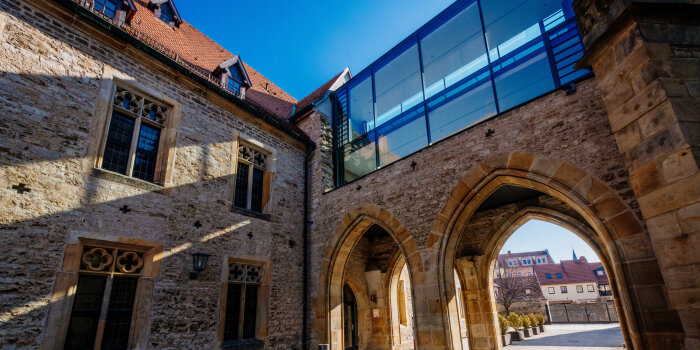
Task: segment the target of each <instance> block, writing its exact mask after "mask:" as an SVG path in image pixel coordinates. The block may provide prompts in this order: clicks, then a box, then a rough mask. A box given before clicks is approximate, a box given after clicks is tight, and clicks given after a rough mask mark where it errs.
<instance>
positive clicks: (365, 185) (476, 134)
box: [310, 80, 653, 345]
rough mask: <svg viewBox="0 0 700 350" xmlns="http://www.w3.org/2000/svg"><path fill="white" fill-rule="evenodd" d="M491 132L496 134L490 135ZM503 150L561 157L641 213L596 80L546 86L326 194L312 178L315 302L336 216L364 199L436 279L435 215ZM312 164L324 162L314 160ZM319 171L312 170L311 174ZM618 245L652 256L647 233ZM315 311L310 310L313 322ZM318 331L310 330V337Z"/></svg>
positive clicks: (632, 254)
mask: <svg viewBox="0 0 700 350" xmlns="http://www.w3.org/2000/svg"><path fill="white" fill-rule="evenodd" d="M317 129H318V128H317ZM488 130H493V133H487V131H488ZM317 152H318V151H317ZM502 152H521V153H526V154H531V155H534V156H544V157H548V158H553V159H559V160H564V161H566V162H568V163H570V164H572V165H573V166H575V167H577V168H579V169H584V171H585V172H586V173H587V174H589V175H591V176H593V177H595V178H597V179H599V180H600V181H601V182H604V183H605V184H606V185H607V186H609V187H610V188H611V189H612V190H613V191H614V192H615V193H616V194H617V196H619V197H620V198H621V199H622V200H623V202H624V203H625V204H626V205H627V206H628V207H629V208H630V209H632V210H633V212H634V213H636V215H637V217H641V215H640V213H639V210H638V205H637V202H636V200H635V198H634V194H633V191H632V188H631V187H630V184H629V174H628V172H627V170H626V168H625V166H624V164H625V163H624V159H623V158H622V156H621V155H620V153H619V151H618V149H617V144H616V142H615V138H614V137H613V136H612V135H611V131H610V125H609V123H608V120H607V115H606V113H605V108H604V106H603V103H602V100H601V97H600V92H599V90H598V88H597V86H596V84H595V81H593V80H586V81H582V82H580V83H578V84H576V92H575V93H573V94H571V95H566V94H565V93H564V92H562V91H554V92H551V93H549V94H547V95H545V96H542V97H540V98H538V99H536V100H534V101H531V102H530V103H528V104H525V105H523V106H520V107H518V108H515V109H513V110H510V111H508V112H506V113H504V114H502V115H500V116H498V117H495V118H492V119H490V120H487V121H485V122H482V123H480V124H478V125H475V126H473V127H471V128H469V129H467V130H464V131H462V132H460V133H458V134H456V135H453V136H452V137H450V138H447V139H445V140H442V141H440V142H437V143H435V144H433V145H431V146H429V147H427V148H425V149H422V150H420V151H418V152H416V153H414V154H412V155H410V156H408V157H406V158H404V159H401V160H399V161H397V162H395V163H393V164H391V165H388V166H386V167H384V168H382V169H380V170H377V171H375V172H373V173H371V174H368V175H367V176H365V177H363V178H361V179H359V180H357V181H355V182H353V183H350V184H347V185H345V186H343V187H341V188H337V189H335V190H332V191H330V192H328V193H325V194H323V191H322V189H320V188H319V187H318V182H317V180H314V186H315V187H314V188H313V191H312V193H313V198H312V203H313V205H312V208H313V210H312V212H313V216H314V217H313V225H312V235H311V239H310V241H311V244H312V247H311V249H310V251H311V257H310V262H311V273H310V276H311V282H310V285H311V290H310V293H311V298H312V300H313V299H314V298H317V297H318V288H319V282H320V281H319V279H318V278H319V276H322V275H323V272H322V271H320V267H321V266H322V259H323V256H324V253H325V252H326V250H327V249H328V248H329V245H330V244H331V243H330V240H331V239H332V237H333V236H334V232H335V230H336V229H337V228H338V227H341V226H342V225H347V223H342V222H341V220H342V219H343V218H344V217H345V215H346V214H348V213H350V211H352V210H353V209H355V208H358V207H360V206H361V205H366V204H374V205H377V206H379V207H380V208H382V209H385V210H387V211H388V212H389V213H390V214H391V215H393V216H394V217H395V218H396V219H397V220H398V221H399V222H400V224H401V225H403V226H404V227H405V228H406V229H407V230H408V231H409V233H410V234H411V235H412V237H413V239H415V242H416V244H417V245H418V250H419V251H420V252H421V256H422V260H423V262H422V263H423V266H424V268H425V275H426V278H429V279H430V280H431V281H435V280H436V278H437V277H436V276H437V273H438V272H437V271H436V268H437V257H436V251H435V250H434V249H436V248H435V247H432V248H429V247H428V236H429V233H430V228H431V225H432V223H433V221H434V219H435V217H436V215H437V214H438V212H439V211H440V210H441V209H442V208H443V206H444V205H445V202H446V200H447V198H448V196H449V194H450V192H451V191H452V190H453V189H454V188H455V187H456V186H457V183H458V182H459V180H460V179H461V178H462V176H464V175H466V174H467V173H468V172H469V171H470V170H471V169H472V168H473V167H474V166H475V165H476V164H478V162H480V161H482V160H483V159H485V158H486V157H487V156H488V155H491V154H496V153H502ZM412 163H415V169H414V168H413V167H412V166H411V164H412ZM313 166H314V167H317V168H321V164H320V163H319V162H315V163H314V165H313ZM319 173H320V171H315V172H313V175H314V176H318V174H319ZM621 243H624V244H623V245H621V249H622V250H623V254H625V258H626V259H629V260H635V259H647V257H648V256H649V255H653V253H652V252H651V249H650V247H649V238H648V234H646V233H641V234H637V235H631V236H628V237H625V238H623V239H622V240H621ZM428 276H430V277H428ZM414 297H415V299H414V300H415V303H417V304H416V305H415V309H416V310H417V311H418V312H419V313H420V312H421V311H424V310H431V309H433V308H434V306H431V304H430V303H433V302H429V304H428V305H422V304H421V303H423V302H425V301H421V300H420V299H418V297H419V295H414ZM315 302H316V303H320V302H321V301H320V300H315ZM314 312H315V311H314V310H312V311H311V319H312V320H313V319H314V317H315V313H314ZM419 323H420V320H419ZM317 329H318V328H316V330H317ZM319 336H320V335H319V334H313V333H312V337H313V338H314V339H318V337H319ZM436 345H438V344H436Z"/></svg>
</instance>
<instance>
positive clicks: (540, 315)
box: [536, 314, 545, 332]
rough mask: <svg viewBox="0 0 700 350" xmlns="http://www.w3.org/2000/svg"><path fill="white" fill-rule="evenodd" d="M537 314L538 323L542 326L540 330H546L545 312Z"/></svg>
mask: <svg viewBox="0 0 700 350" xmlns="http://www.w3.org/2000/svg"><path fill="white" fill-rule="evenodd" d="M536 316H537V321H538V322H537V323H538V324H539V326H540V332H544V322H545V318H544V315H543V314H537V315H536Z"/></svg>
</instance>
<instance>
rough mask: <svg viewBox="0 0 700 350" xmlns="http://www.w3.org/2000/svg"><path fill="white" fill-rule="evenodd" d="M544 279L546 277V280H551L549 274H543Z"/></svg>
mask: <svg viewBox="0 0 700 350" xmlns="http://www.w3.org/2000/svg"><path fill="white" fill-rule="evenodd" d="M544 277H546V278H547V279H548V280H551V279H552V274H551V273H545V274H544Z"/></svg>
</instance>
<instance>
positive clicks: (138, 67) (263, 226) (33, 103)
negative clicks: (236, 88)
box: [0, 0, 304, 349]
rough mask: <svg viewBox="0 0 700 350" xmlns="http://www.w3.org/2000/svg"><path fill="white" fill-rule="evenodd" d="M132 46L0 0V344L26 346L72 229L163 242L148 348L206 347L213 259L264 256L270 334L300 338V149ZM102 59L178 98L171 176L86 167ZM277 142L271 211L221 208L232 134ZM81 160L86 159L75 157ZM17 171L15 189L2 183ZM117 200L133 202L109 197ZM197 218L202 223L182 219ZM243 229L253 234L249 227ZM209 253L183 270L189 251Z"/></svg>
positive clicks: (291, 342)
mask: <svg viewBox="0 0 700 350" xmlns="http://www.w3.org/2000/svg"><path fill="white" fill-rule="evenodd" d="M136 57H139V58H142V57H143V56H142V54H140V53H139V52H137V50H135V49H133V48H131V47H118V48H115V47H113V46H111V45H107V44H106V43H105V42H102V41H100V40H98V39H95V38H94V37H92V36H90V35H88V34H86V33H84V32H80V31H78V30H76V29H74V28H73V27H72V26H70V25H68V24H66V23H63V22H61V21H59V20H57V19H55V18H53V17H52V16H51V15H50V14H47V13H44V12H42V11H40V10H38V9H36V8H33V7H31V6H30V5H28V4H26V3H24V2H21V1H18V0H6V1H5V0H3V1H2V2H1V3H0V110H2V113H0V203H2V205H0V237H2V239H3V244H2V245H0V271H2V272H0V294H1V295H2V297H1V298H0V311H1V312H2V316H1V317H0V325H1V326H0V347H2V348H12V347H27V348H36V347H38V345H39V343H40V342H41V333H42V331H43V327H44V326H45V322H46V314H47V309H48V303H49V300H50V297H51V294H52V290H53V283H54V279H55V275H56V273H57V272H58V271H59V269H60V266H61V262H62V259H63V254H64V249H65V247H66V243H67V242H68V241H69V240H70V239H75V238H76V237H80V236H87V235H89V236H91V237H94V238H98V239H99V238H105V239H115V238H117V237H121V238H135V239H144V240H151V241H157V242H162V244H163V246H164V251H165V254H164V259H163V260H162V261H161V267H160V273H159V275H158V276H157V278H156V280H155V291H154V293H153V297H152V301H153V303H152V308H151V310H150V313H151V318H152V324H151V326H150V337H149V346H150V347H151V348H180V349H183V348H190V349H195V348H210V347H211V346H212V344H213V343H214V342H215V340H216V334H217V327H218V313H219V298H220V296H219V294H220V290H221V288H220V283H221V282H222V281H221V275H222V271H223V269H224V268H225V267H224V266H223V264H224V261H225V258H226V257H228V256H254V257H256V258H260V259H269V260H270V261H271V265H270V266H271V294H270V312H269V323H268V327H269V329H268V330H269V343H270V347H271V348H276V349H292V348H300V347H301V338H302V337H301V329H302V327H301V322H302V308H301V307H300V305H301V304H302V289H303V288H302V265H301V261H302V254H303V250H302V249H303V248H302V244H301V242H302V237H301V232H302V224H303V210H302V209H303V207H302V203H303V189H304V183H303V181H304V176H303V175H304V174H303V169H304V150H303V149H300V147H299V146H294V145H293V144H292V143H289V142H287V141H285V139H284V137H283V136H282V134H281V133H279V134H274V133H273V134H270V133H268V132H266V131H265V129H264V128H263V126H262V124H261V122H249V121H250V120H252V119H251V117H245V118H244V116H242V115H240V114H238V112H234V108H233V105H232V104H231V105H230V106H228V107H222V106H221V105H220V104H214V103H212V102H211V101H210V100H208V99H207V98H206V97H205V96H204V95H205V93H204V92H203V91H193V90H188V89H185V88H183V85H182V84H181V82H182V80H183V79H184V78H183V77H181V76H177V74H176V73H175V72H173V71H170V70H168V69H166V68H165V67H164V66H160V65H158V64H155V63H150V65H152V67H155V68H147V67H146V66H145V65H144V64H142V62H141V61H140V60H139V59H138V58H136ZM106 69H113V70H115V71H118V72H120V73H121V74H123V75H124V76H127V77H129V79H130V80H133V81H134V82H136V83H138V84H140V85H143V86H146V87H148V88H149V89H152V90H155V91H160V92H162V93H163V94H165V95H167V96H168V97H170V98H172V99H174V100H176V101H177V102H179V103H180V104H181V115H180V120H179V125H178V126H177V140H176V142H175V147H176V148H177V150H176V155H175V158H174V164H173V176H172V188H171V190H170V192H169V193H168V194H161V193H157V192H150V191H146V190H143V189H140V188H136V187H132V186H129V185H125V184H122V183H118V182H113V181H109V180H104V179H98V178H96V177H93V176H91V173H90V172H89V171H85V170H84V169H85V167H84V162H85V159H84V158H85V156H86V147H87V144H88V142H89V140H90V139H91V138H93V137H98V136H97V135H91V134H90V133H89V130H90V127H91V124H92V123H94V122H95V119H96V116H95V115H94V114H95V110H96V105H95V103H96V101H97V98H98V91H99V86H100V80H101V77H102V74H103V72H104V71H105V70H106ZM234 130H239V131H240V132H241V133H244V134H246V135H249V136H250V137H253V138H255V139H257V140H259V141H261V142H263V143H264V144H266V145H269V146H270V147H271V148H273V149H275V150H276V156H277V159H276V173H275V174H274V181H273V183H272V185H271V187H272V189H271V198H270V202H269V205H268V207H269V214H270V220H264V219H259V218H255V217H250V216H244V215H240V214H238V213H235V212H231V211H230V210H229V208H228V205H229V204H230V198H227V193H228V186H229V180H230V174H231V172H230V166H231V157H232V154H231V152H232V151H231V148H232V147H231V146H232V141H233V140H232V133H233V131H234ZM88 168H89V167H88ZM18 183H25V184H27V186H28V187H29V188H31V192H25V193H24V194H19V193H18V192H17V191H14V190H12V189H11V187H12V185H17V184H18ZM123 205H128V207H129V208H132V211H131V212H129V213H128V214H124V213H122V212H120V211H119V210H118V208H120V207H121V206H123ZM196 221H199V222H201V224H202V227H201V228H196V227H194V226H193V224H194V223H195V222H196ZM249 234H252V236H251V237H249ZM195 251H204V252H207V253H209V254H211V257H210V259H209V264H208V266H207V269H206V270H205V271H204V272H203V274H202V275H201V276H200V277H199V279H197V280H189V279H188V272H189V271H190V270H191V266H192V257H191V253H193V252H195Z"/></svg>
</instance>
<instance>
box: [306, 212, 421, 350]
mask: <svg viewBox="0 0 700 350" xmlns="http://www.w3.org/2000/svg"><path fill="white" fill-rule="evenodd" d="M375 209H376V211H374V210H375ZM367 214H376V215H367ZM352 216H354V217H353V218H352V219H351V217H352ZM382 218H388V219H390V220H388V221H389V223H386V221H385V220H382ZM346 219H347V220H344V223H345V224H346V225H345V227H343V228H339V230H338V232H337V236H335V237H334V240H333V241H334V242H335V243H334V244H332V245H331V246H330V247H329V251H328V252H327V257H328V259H327V260H326V261H324V265H325V269H324V270H322V271H326V272H325V273H323V272H322V276H321V280H320V283H321V285H320V287H321V288H320V296H321V298H319V300H322V301H323V305H319V306H322V307H320V308H318V309H317V313H316V315H317V325H319V326H324V328H325V330H326V332H325V335H326V336H327V338H326V339H327V343H328V344H329V345H330V346H331V349H350V348H352V349H397V350H398V349H406V350H408V349H414V348H415V344H416V342H415V340H416V339H415V338H416V336H415V318H414V317H413V310H415V304H414V298H413V297H412V296H413V295H414V291H413V285H412V281H413V279H414V278H413V276H412V271H413V269H414V268H415V266H418V269H421V268H422V264H421V263H420V258H419V256H418V255H417V251H416V248H415V242H413V241H412V238H411V236H410V235H409V234H408V232H407V231H406V230H405V229H404V228H403V227H401V226H400V225H399V224H398V222H397V221H396V220H395V219H393V220H391V216H390V215H389V214H388V212H385V211H381V210H379V209H377V208H376V207H369V209H368V207H365V208H360V210H357V211H355V212H353V213H351V214H349V217H347V218H346ZM320 322H323V323H320ZM320 335H323V334H322V333H321V334H320Z"/></svg>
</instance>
